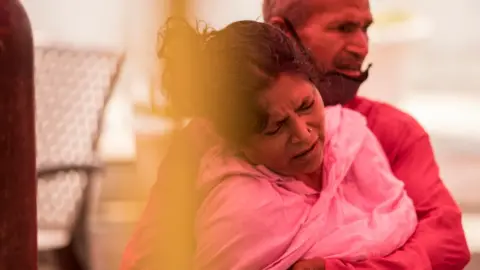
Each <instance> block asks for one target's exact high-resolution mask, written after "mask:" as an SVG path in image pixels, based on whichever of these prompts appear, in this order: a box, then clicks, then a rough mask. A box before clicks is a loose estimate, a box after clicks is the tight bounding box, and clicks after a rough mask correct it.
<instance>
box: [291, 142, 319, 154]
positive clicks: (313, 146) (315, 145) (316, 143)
mask: <svg viewBox="0 0 480 270" xmlns="http://www.w3.org/2000/svg"><path fill="white" fill-rule="evenodd" d="M319 140H320V139H317V140H316V141H315V142H314V143H313V145H312V146H310V147H309V148H308V149H306V150H304V151H302V152H301V153H299V154H297V155H295V156H293V159H299V158H303V157H305V156H308V155H309V154H310V153H312V152H313V150H315V148H317V145H318V142H319Z"/></svg>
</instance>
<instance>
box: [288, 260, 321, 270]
mask: <svg viewBox="0 0 480 270" xmlns="http://www.w3.org/2000/svg"><path fill="white" fill-rule="evenodd" d="M291 269H292V270H325V260H324V259H322V258H313V259H308V260H300V261H298V262H296V263H295V264H294V265H293V266H292V268H291Z"/></svg>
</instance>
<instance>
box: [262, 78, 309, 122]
mask: <svg viewBox="0 0 480 270" xmlns="http://www.w3.org/2000/svg"><path fill="white" fill-rule="evenodd" d="M314 91H315V88H314V87H313V85H312V84H311V83H310V82H309V81H307V80H305V79H304V78H302V77H300V76H295V75H280V76H279V77H278V78H277V79H276V80H275V82H274V83H273V84H272V86H271V87H270V88H269V89H267V90H266V91H263V92H262V93H261V94H260V105H261V106H262V108H264V109H265V110H266V112H267V113H268V114H269V115H270V116H272V117H275V116H281V115H285V113H288V112H289V111H292V110H293V111H294V110H296V109H298V108H299V107H300V106H301V105H302V103H304V102H305V101H306V100H309V99H311V98H312V96H313V94H314Z"/></svg>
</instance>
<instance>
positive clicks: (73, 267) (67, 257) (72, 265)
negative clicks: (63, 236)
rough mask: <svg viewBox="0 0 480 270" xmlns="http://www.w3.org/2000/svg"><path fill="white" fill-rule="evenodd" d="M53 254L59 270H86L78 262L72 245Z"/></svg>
mask: <svg viewBox="0 0 480 270" xmlns="http://www.w3.org/2000/svg"><path fill="white" fill-rule="evenodd" d="M54 254H55V257H56V260H57V262H58V266H59V269H60V270H86V269H84V267H83V264H82V262H80V261H79V259H78V257H77V255H76V253H75V250H74V245H73V244H70V245H68V246H66V247H64V248H61V249H58V250H55V253H54Z"/></svg>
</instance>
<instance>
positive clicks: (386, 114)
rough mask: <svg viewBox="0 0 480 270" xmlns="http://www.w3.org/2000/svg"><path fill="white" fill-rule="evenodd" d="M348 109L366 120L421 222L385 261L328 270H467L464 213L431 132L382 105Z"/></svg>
mask: <svg viewBox="0 0 480 270" xmlns="http://www.w3.org/2000/svg"><path fill="white" fill-rule="evenodd" d="M346 107H347V108H350V109H353V110H355V111H357V112H360V113H362V114H363V115H364V116H365V117H366V118H367V121H368V125H369V127H370V129H371V130H372V132H373V133H374V134H375V135H376V136H377V138H378V140H379V141H380V144H381V145H382V147H383V149H384V151H385V153H386V154H387V157H388V160H389V162H390V166H391V167H392V170H393V172H394V174H395V175H396V176H397V177H398V178H399V179H401V180H402V181H403V182H404V183H405V189H406V190H407V193H408V195H409V196H410V197H411V198H412V200H413V202H414V204H415V208H416V211H417V215H418V219H419V223H418V227H417V230H416V233H415V234H414V235H413V236H412V237H411V238H410V240H409V241H408V242H407V243H406V244H405V246H404V247H403V248H401V249H399V250H397V251H395V252H394V253H392V254H391V255H389V256H387V257H384V258H372V259H369V260H366V261H363V262H358V263H345V262H342V261H341V260H327V262H326V267H325V269H326V270H347V269H379V270H383V269H385V270H387V269H388V270H404V269H405V270H407V269H408V270H417V269H418V270H420V269H422V270H423V269H425V270H427V269H429V270H430V269H434V270H461V269H463V268H464V267H465V266H466V265H467V263H468V262H469V260H470V251H469V249H468V246H467V243H466V239H465V233H464V231H463V227H462V223H461V212H460V209H459V207H458V205H457V204H456V203H455V201H454V200H453V198H452V196H451V194H450V193H449V191H448V190H447V189H446V187H445V185H444V184H443V182H442V180H441V179H440V174H439V169H438V165H437V163H436V161H435V158H434V155H433V150H432V146H431V144H430V139H429V136H428V134H427V133H426V132H425V130H424V129H423V128H422V127H421V126H420V125H419V124H418V123H417V121H415V119H413V118H412V117H411V116H409V115H408V114H406V113H403V112H401V111H400V110H398V109H396V108H394V107H392V106H390V105H387V104H384V103H380V102H375V101H372V100H368V99H365V98H360V97H357V98H355V99H354V100H353V101H352V102H351V103H350V104H348V105H347V106H346Z"/></svg>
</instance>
